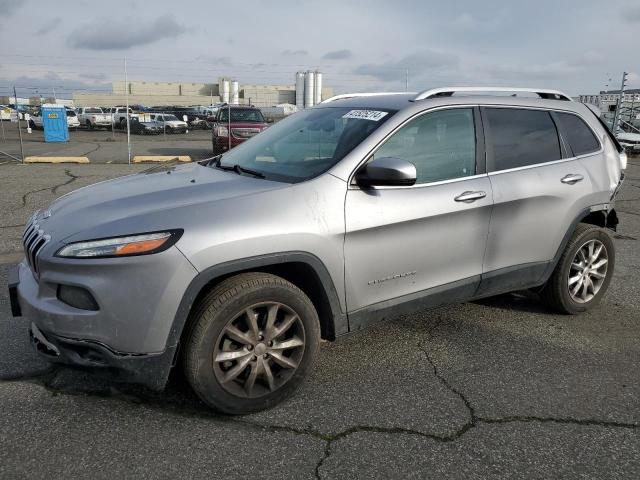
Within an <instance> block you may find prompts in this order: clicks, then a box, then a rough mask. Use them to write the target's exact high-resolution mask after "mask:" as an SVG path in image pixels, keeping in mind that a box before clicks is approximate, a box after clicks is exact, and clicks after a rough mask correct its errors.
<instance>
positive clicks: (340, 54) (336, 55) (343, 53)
mask: <svg viewBox="0 0 640 480" xmlns="http://www.w3.org/2000/svg"><path fill="white" fill-rule="evenodd" d="M352 56H353V53H352V52H351V50H348V49H346V48H345V49H343V50H334V51H332V52H328V53H325V54H324V56H323V57H322V58H324V59H327V60H345V59H347V58H351V57H352Z"/></svg>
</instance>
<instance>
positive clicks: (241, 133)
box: [231, 128, 260, 138]
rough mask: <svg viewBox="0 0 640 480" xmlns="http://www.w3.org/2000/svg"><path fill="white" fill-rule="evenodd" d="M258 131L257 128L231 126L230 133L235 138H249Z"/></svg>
mask: <svg viewBox="0 0 640 480" xmlns="http://www.w3.org/2000/svg"><path fill="white" fill-rule="evenodd" d="M258 133H260V129H259V128H232V129H231V134H232V135H233V136H234V137H236V138H251V137H253V136H254V135H257V134H258Z"/></svg>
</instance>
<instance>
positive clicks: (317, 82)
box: [313, 70, 322, 105]
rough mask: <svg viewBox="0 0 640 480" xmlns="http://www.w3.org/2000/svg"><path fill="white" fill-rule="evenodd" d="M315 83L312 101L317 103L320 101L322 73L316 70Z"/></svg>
mask: <svg viewBox="0 0 640 480" xmlns="http://www.w3.org/2000/svg"><path fill="white" fill-rule="evenodd" d="M315 76H316V78H315V85H314V87H313V103H314V104H316V105H317V104H319V103H320V102H322V73H320V72H318V71H317V70H316V74H315Z"/></svg>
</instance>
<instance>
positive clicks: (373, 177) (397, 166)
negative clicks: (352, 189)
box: [355, 157, 416, 188]
mask: <svg viewBox="0 0 640 480" xmlns="http://www.w3.org/2000/svg"><path fill="white" fill-rule="evenodd" d="M355 180H356V183H357V184H358V185H359V186H361V187H365V188H368V187H375V186H385V187H406V186H411V185H413V184H414V183H416V166H415V165H414V164H413V163H411V162H407V161H406V160H402V159H401V158H396V157H382V158H374V159H373V160H371V161H369V162H367V163H366V164H365V165H364V166H363V167H361V168H360V170H358V171H357V172H356V175H355Z"/></svg>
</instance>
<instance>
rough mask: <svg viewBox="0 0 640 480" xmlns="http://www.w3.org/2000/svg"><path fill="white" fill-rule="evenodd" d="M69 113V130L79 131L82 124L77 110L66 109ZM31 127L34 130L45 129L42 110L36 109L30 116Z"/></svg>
mask: <svg viewBox="0 0 640 480" xmlns="http://www.w3.org/2000/svg"><path fill="white" fill-rule="evenodd" d="M66 111H67V128H68V129H69V130H77V129H78V127H79V126H80V122H79V121H78V115H77V114H76V112H75V110H71V109H70V108H67V109H66ZM29 126H30V127H31V128H32V129H36V128H39V129H42V128H43V127H44V124H43V122H42V110H40V108H38V109H36V110H35V111H34V112H33V113H32V114H31V115H30V116H29Z"/></svg>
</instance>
